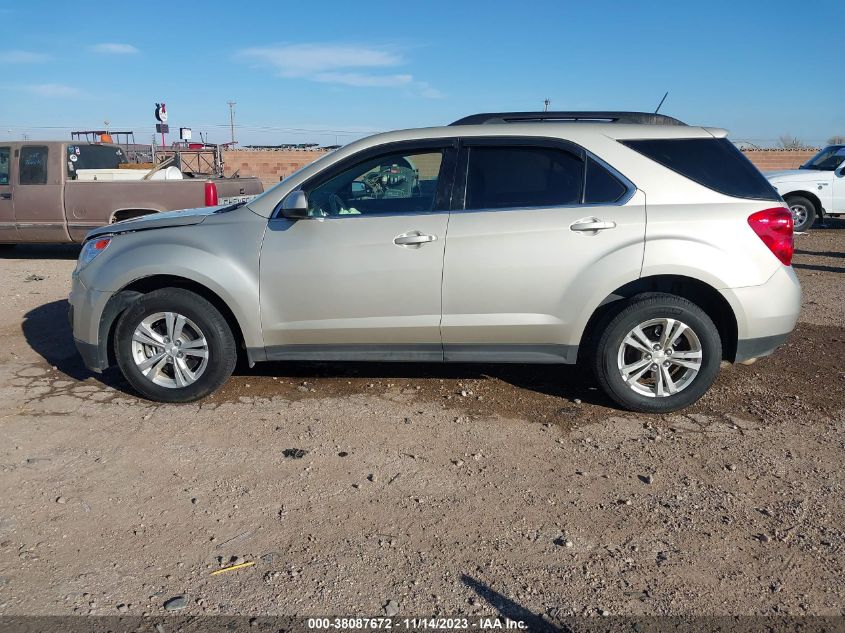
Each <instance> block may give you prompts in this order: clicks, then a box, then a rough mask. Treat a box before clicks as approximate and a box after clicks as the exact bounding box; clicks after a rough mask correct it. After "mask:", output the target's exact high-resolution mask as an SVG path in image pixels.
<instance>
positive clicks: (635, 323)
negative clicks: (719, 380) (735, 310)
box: [592, 294, 722, 413]
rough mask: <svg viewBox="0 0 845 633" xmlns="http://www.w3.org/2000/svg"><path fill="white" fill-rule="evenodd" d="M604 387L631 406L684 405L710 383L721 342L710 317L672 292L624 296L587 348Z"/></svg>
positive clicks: (663, 408)
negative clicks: (621, 303)
mask: <svg viewBox="0 0 845 633" xmlns="http://www.w3.org/2000/svg"><path fill="white" fill-rule="evenodd" d="M592 356H593V357H592V362H593V371H594V372H595V375H596V378H597V380H598V382H599V384H600V385H601V387H602V389H603V390H604V392H605V393H606V394H607V395H608V396H609V397H610V398H611V399H612V400H614V401H615V402H616V403H617V404H619V405H621V406H622V407H624V408H625V409H628V410H630V411H639V412H644V413H668V412H670V411H677V410H678V409H683V408H684V407H688V406H689V405H691V404H692V403H694V402H695V401H696V400H698V399H699V398H700V397H701V396H703V395H704V393H705V392H706V391H707V390H708V389H709V388H710V386H711V385H712V384H713V381H714V380H715V379H716V374H717V373H718V371H719V365H720V363H721V361H722V341H721V339H720V337H719V331H718V330H717V329H716V326H715V325H714V324H713V321H712V320H711V319H710V317H709V316H707V314H706V313H705V312H704V310H702V309H701V308H699V307H698V306H697V305H695V304H694V303H692V302H691V301H688V300H687V299H684V298H682V297H678V296H676V295H670V294H649V295H646V296H640V297H634V298H632V299H631V300H629V301H628V303H627V305H626V306H625V307H624V308H622V309H621V310H620V311H619V312H618V313H617V314H616V316H614V317H613V318H611V319H610V320H609V321H606V326H605V328H604V330H603V331H602V332H601V333H600V335H599V338H598V340H597V342H596V345H595V348H594V349H593V350H592Z"/></svg>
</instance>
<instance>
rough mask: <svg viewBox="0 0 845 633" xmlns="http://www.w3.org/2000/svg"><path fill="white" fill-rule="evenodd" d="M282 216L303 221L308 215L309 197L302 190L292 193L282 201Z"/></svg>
mask: <svg viewBox="0 0 845 633" xmlns="http://www.w3.org/2000/svg"><path fill="white" fill-rule="evenodd" d="M282 216H283V217H286V218H289V219H291V220H301V219H303V218H307V217H309V215H308V196H306V195H305V192H304V191H302V190H301V189H297V190H296V191H291V192H290V193H289V194H288V195H287V196H285V199H284V200H282Z"/></svg>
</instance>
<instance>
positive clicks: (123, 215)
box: [109, 207, 161, 224]
mask: <svg viewBox="0 0 845 633" xmlns="http://www.w3.org/2000/svg"><path fill="white" fill-rule="evenodd" d="M154 213H161V209H153V208H145V207H129V208H123V209H115V210H114V211H112V214H111V215H110V216H109V224H114V223H115V222H122V221H123V220H131V219H134V218H140V217H143V216H145V215H153V214H154Z"/></svg>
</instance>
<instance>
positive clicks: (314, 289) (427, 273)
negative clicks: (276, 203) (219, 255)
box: [260, 140, 454, 361]
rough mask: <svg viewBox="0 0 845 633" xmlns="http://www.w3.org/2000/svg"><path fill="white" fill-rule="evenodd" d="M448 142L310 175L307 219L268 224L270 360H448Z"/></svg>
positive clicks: (264, 285) (265, 296)
mask: <svg viewBox="0 0 845 633" xmlns="http://www.w3.org/2000/svg"><path fill="white" fill-rule="evenodd" d="M453 170H454V150H453V149H452V148H451V146H450V141H449V140H446V141H443V142H438V143H437V144H432V145H426V146H425V147H420V146H419V145H417V146H407V147H405V146H402V147H398V148H397V147H396V146H391V147H390V148H389V149H387V148H385V149H381V150H379V149H373V150H368V151H367V152H366V153H365V154H359V155H356V156H354V157H352V158H349V159H346V160H344V161H341V163H340V164H338V165H336V166H335V167H333V168H332V167H330V168H329V169H328V170H327V171H326V172H324V173H323V174H321V175H318V176H317V177H315V178H314V179H312V180H311V181H309V182H306V183H304V185H303V187H302V189H303V191H305V193H306V194H307V196H308V201H309V215H310V217H309V218H307V219H300V220H289V219H285V218H281V217H276V218H273V219H271V220H270V221H269V224H268V227H267V232H266V234H265V238H264V243H263V245H262V248H261V259H260V303H261V322H262V327H263V330H264V341H265V345H266V347H267V355H268V358H269V359H271V360H273V359H276V360H283V359H292V360H299V359H335V360H337V359H340V360H437V361H439V360H442V359H443V354H442V346H441V340H440V315H441V301H440V289H441V280H442V274H443V250H444V245H445V243H446V239H445V238H446V227H447V224H448V220H449V211H448V194H449V191H450V187H451V173H450V172H451V171H453Z"/></svg>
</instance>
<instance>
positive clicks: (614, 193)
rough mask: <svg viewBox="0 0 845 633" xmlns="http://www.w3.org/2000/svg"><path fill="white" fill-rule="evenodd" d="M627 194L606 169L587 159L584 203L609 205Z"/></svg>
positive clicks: (620, 183) (624, 187)
mask: <svg viewBox="0 0 845 633" xmlns="http://www.w3.org/2000/svg"><path fill="white" fill-rule="evenodd" d="M627 192H628V188H627V187H626V186H625V185H623V184H622V182H621V181H620V180H619V179H618V178H617V177H616V176H614V175H613V174H611V173H610V172H609V171H608V170H607V169H605V168H604V167H603V166H602V165H600V164H599V163H598V162H596V161H594V160H593V159H592V158H587V186H586V188H585V190H584V202H585V203H587V204H602V203H605V204H610V203H613V202H616V201H617V200H619V199H620V198H622V196H624V195H625V194H626V193H627Z"/></svg>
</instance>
